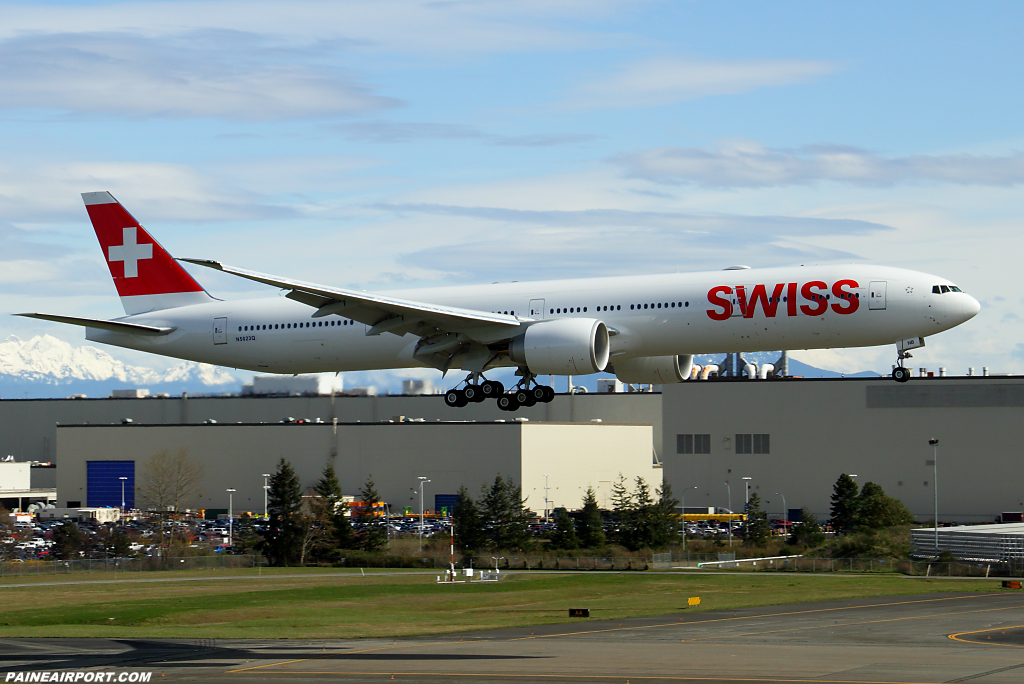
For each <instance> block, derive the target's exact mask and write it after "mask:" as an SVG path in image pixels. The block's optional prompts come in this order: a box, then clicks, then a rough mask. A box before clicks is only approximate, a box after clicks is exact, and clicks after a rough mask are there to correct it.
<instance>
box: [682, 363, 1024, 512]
mask: <svg viewBox="0 0 1024 684" xmlns="http://www.w3.org/2000/svg"><path fill="white" fill-rule="evenodd" d="M662 401H663V405H662V410H663V416H662V424H663V426H664V432H665V434H664V435H663V442H664V444H665V455H664V456H663V458H662V462H663V464H664V469H665V481H666V482H669V483H670V484H671V485H672V487H673V489H674V490H675V493H676V495H677V496H678V495H679V494H681V493H683V492H684V490H686V488H688V487H694V486H696V487H697V490H695V491H694V490H688V491H686V505H687V506H691V505H694V506H697V505H700V506H705V505H706V506H722V507H724V506H727V488H726V486H725V482H726V481H728V482H729V483H730V485H731V487H732V503H733V509H734V510H736V511H741V510H742V509H743V498H744V481H743V480H742V478H743V477H751V478H753V479H752V480H751V487H752V491H756V492H758V493H759V494H760V496H761V499H762V501H769V502H770V504H768V505H767V506H766V508H767V509H768V510H769V512H770V513H774V514H776V515H778V516H780V517H781V515H782V510H783V505H782V499H781V497H779V496H777V495H776V494H775V492H780V493H781V494H783V495H784V496H785V497H786V503H787V505H788V507H789V508H791V509H792V508H801V507H807V508H809V509H811V510H812V511H813V512H814V513H815V514H816V515H817V516H819V518H821V519H825V518H827V517H828V515H829V508H830V496H831V493H832V485H833V484H834V483H835V481H836V478H838V477H839V475H840V474H842V473H848V474H856V475H857V476H858V477H857V478H856V480H857V482H858V483H859V484H860V485H863V484H864V483H865V482H868V481H872V482H876V483H878V484H880V485H881V486H882V487H883V488H884V489H885V491H886V492H887V493H888V494H890V495H892V496H895V497H897V498H899V499H900V500H902V501H903V503H905V504H906V505H907V507H908V508H909V509H910V510H911V512H913V513H914V515H915V516H917V517H918V519H921V520H931V519H932V517H933V513H932V511H933V495H934V490H933V486H934V482H933V481H932V480H933V477H932V466H931V465H929V464H928V462H929V461H930V460H931V458H932V448H931V447H930V446H929V445H928V440H929V438H931V437H935V438H937V439H939V440H940V444H939V455H938V456H939V476H938V487H939V490H938V491H939V518H940V519H941V520H955V521H963V522H967V521H991V520H993V518H994V517H995V516H997V515H999V514H1000V513H1001V512H1003V511H1020V510H1024V458H1022V456H1024V448H1022V439H1021V436H1020V428H1019V425H1020V421H1021V419H1022V418H1024V378H1020V377H1004V378H993V377H972V378H967V377H957V378H914V379H913V380H911V381H910V382H909V383H906V384H896V383H894V382H893V381H892V380H891V379H885V378H883V379H877V380H876V379H850V378H848V379H836V380H796V379H794V380H777V381H748V380H735V381H729V380H719V381H713V382H694V383H690V382H686V383H681V384H678V385H665V387H664V389H663V394H662ZM738 433H739V434H770V435H771V437H770V453H769V454H737V453H736V449H735V444H734V443H735V440H736V434H738ZM679 434H710V435H711V453H710V454H708V455H698V454H679V453H676V452H677V448H676V439H677V435H679Z"/></svg>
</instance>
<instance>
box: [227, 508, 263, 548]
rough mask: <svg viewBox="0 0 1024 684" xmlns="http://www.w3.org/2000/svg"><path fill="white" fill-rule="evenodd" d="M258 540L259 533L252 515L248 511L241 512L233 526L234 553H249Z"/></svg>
mask: <svg viewBox="0 0 1024 684" xmlns="http://www.w3.org/2000/svg"><path fill="white" fill-rule="evenodd" d="M259 542H260V535H259V532H258V531H257V529H256V523H255V522H254V521H253V519H252V516H251V515H249V514H248V513H242V515H241V516H239V518H238V525H236V526H235V537H234V540H233V544H234V551H235V553H240V554H250V553H252V552H253V550H254V549H256V548H257V546H258V545H259Z"/></svg>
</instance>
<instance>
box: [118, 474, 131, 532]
mask: <svg viewBox="0 0 1024 684" xmlns="http://www.w3.org/2000/svg"><path fill="white" fill-rule="evenodd" d="M117 479H118V480H120V481H121V527H124V505H125V504H124V483H125V482H126V481H127V480H128V478H127V477H119V478H117Z"/></svg>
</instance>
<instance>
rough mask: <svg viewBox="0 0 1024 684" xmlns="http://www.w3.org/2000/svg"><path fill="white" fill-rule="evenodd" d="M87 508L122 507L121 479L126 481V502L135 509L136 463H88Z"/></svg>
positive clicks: (126, 504)
mask: <svg viewBox="0 0 1024 684" xmlns="http://www.w3.org/2000/svg"><path fill="white" fill-rule="evenodd" d="M85 465H86V482H87V492H86V499H87V500H86V504H85V505H86V506H88V507H89V508H103V507H106V506H110V507H112V508H118V507H119V506H120V505H121V479H120V478H122V477H126V478H128V479H127V480H125V481H124V501H125V506H127V507H128V508H135V461H86V464H85Z"/></svg>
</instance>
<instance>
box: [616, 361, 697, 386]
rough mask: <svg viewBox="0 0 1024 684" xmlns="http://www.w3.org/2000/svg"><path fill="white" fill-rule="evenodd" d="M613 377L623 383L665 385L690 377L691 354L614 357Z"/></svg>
mask: <svg viewBox="0 0 1024 684" xmlns="http://www.w3.org/2000/svg"><path fill="white" fill-rule="evenodd" d="M614 368H615V377H617V378H618V379H619V380H621V381H622V382H625V383H635V384H650V385H667V384H670V383H674V382H682V381H683V380H686V379H687V378H688V377H690V372H691V370H692V368H693V355H692V354H684V355H681V356H639V357H637V358H633V359H621V360H619V359H616V361H615V365H614Z"/></svg>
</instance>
